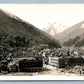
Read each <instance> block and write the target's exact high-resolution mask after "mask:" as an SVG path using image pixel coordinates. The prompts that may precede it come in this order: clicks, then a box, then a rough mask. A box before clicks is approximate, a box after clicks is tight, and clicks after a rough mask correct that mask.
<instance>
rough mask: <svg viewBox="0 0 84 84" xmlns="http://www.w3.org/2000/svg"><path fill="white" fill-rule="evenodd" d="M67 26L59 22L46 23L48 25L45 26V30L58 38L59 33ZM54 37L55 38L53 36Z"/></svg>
mask: <svg viewBox="0 0 84 84" xmlns="http://www.w3.org/2000/svg"><path fill="white" fill-rule="evenodd" d="M66 28H67V26H65V25H64V24H62V23H59V22H53V23H51V24H49V23H48V27H46V28H45V32H47V33H48V34H50V35H51V36H52V37H53V38H54V39H59V33H60V32H62V31H63V30H65V29H66ZM55 37H56V38H55Z"/></svg>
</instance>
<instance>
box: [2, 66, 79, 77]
mask: <svg viewBox="0 0 84 84" xmlns="http://www.w3.org/2000/svg"><path fill="white" fill-rule="evenodd" d="M1 75H6V76H48V75H51V76H78V74H74V73H69V71H68V72H66V71H65V70H64V69H57V68H56V67H52V66H49V65H44V67H43V71H40V72H25V73H24V72H17V73H9V74H1Z"/></svg>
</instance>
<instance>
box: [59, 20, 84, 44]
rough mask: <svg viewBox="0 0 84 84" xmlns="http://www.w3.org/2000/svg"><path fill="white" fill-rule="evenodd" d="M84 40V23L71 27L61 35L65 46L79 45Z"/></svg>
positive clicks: (61, 40)
mask: <svg viewBox="0 0 84 84" xmlns="http://www.w3.org/2000/svg"><path fill="white" fill-rule="evenodd" d="M83 39H84V21H82V22H80V23H78V24H76V25H74V26H72V27H69V28H68V29H66V30H64V31H63V32H61V33H60V34H59V40H60V42H61V43H64V44H65V45H67V44H68V45H77V44H78V42H80V41H83Z"/></svg>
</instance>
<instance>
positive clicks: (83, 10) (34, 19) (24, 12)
mask: <svg viewBox="0 0 84 84" xmlns="http://www.w3.org/2000/svg"><path fill="white" fill-rule="evenodd" d="M0 8H1V9H4V10H6V11H8V12H10V13H12V14H14V15H16V16H18V17H19V18H21V19H23V20H25V21H27V22H29V23H31V24H33V25H34V26H36V27H38V28H40V29H42V30H43V29H44V28H47V27H48V26H49V24H52V23H54V22H56V23H61V24H63V25H65V26H68V27H69V26H72V25H74V24H77V23H79V22H81V21H84V4H0Z"/></svg>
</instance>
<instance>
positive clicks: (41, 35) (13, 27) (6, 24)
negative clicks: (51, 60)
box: [0, 9, 60, 47]
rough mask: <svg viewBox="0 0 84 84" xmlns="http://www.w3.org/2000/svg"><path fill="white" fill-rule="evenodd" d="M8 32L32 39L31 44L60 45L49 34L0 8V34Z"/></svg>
mask: <svg viewBox="0 0 84 84" xmlns="http://www.w3.org/2000/svg"><path fill="white" fill-rule="evenodd" d="M3 34H10V35H12V36H13V37H15V36H20V37H25V38H27V39H28V40H31V39H32V40H33V44H35V45H38V44H41V43H43V44H48V45H50V46H56V47H60V45H59V43H58V42H57V41H56V40H54V39H53V38H52V37H51V36H50V35H48V34H47V33H45V32H43V31H41V30H40V29H38V28H36V27H35V26H33V25H32V24H30V23H28V22H25V21H23V20H21V19H20V18H18V17H16V16H15V15H12V14H10V13H8V12H6V11H4V10H2V9H0V35H3Z"/></svg>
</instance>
